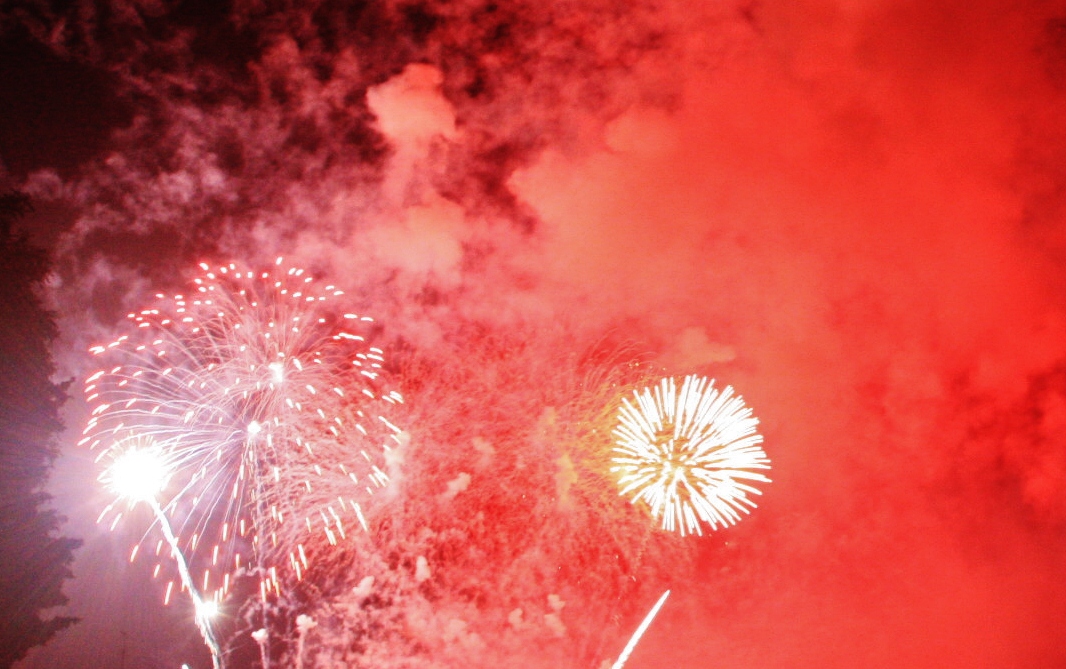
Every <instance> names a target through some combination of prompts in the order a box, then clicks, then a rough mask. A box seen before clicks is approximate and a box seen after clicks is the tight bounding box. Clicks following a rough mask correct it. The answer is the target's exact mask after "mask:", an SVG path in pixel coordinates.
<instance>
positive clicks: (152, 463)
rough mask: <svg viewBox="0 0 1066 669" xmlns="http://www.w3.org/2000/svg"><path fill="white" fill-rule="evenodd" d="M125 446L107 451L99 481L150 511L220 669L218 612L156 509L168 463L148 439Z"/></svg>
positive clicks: (213, 658) (201, 632)
mask: <svg viewBox="0 0 1066 669" xmlns="http://www.w3.org/2000/svg"><path fill="white" fill-rule="evenodd" d="M127 442H128V443H125V444H123V445H121V446H116V447H114V448H111V449H109V450H108V455H109V456H110V457H111V458H112V461H111V464H110V465H109V466H108V467H107V469H106V470H104V473H103V474H102V475H101V477H100V480H101V482H103V483H104V485H106V486H107V487H108V488H109V489H111V491H112V492H114V493H115V494H117V495H118V496H119V497H120V498H123V499H126V500H128V501H129V502H131V503H134V504H136V503H140V502H143V503H146V504H148V506H150V507H151V509H152V513H154V514H155V518H156V522H157V523H159V526H160V529H161V530H162V531H163V536H164V538H165V539H166V541H167V544H168V545H169V546H170V551H171V556H172V557H173V558H174V561H175V563H176V564H177V565H178V573H179V575H180V577H181V582H182V585H183V586H184V588H185V589H186V590H188V592H189V597H190V598H191V599H192V603H193V610H194V612H195V619H196V626H197V627H198V628H199V630H200V634H201V636H203V638H204V643H205V644H206V645H207V648H208V650H210V651H211V663H212V665H213V666H214V669H220V668H221V666H222V649H221V647H220V646H219V643H218V639H217V637H216V636H215V631H214V628H213V627H212V625H211V618H212V617H213V616H214V614H215V613H217V611H218V609H217V606H215V605H214V602H205V601H204V599H203V597H202V596H201V595H200V591H199V589H198V588H197V587H196V583H195V582H194V581H193V578H192V574H191V573H190V571H189V565H188V562H187V561H186V560H185V555H184V553H182V552H181V548H180V546H179V544H178V538H177V536H175V534H174V530H173V528H171V526H170V520H169V519H168V518H167V517H166V514H164V513H163V508H162V507H161V506H159V500H158V499H156V495H158V494H159V493H160V492H162V490H163V489H164V488H165V487H166V484H167V480H168V479H169V478H170V471H169V469H168V467H167V463H166V461H165V460H164V458H163V454H162V453H161V452H160V450H159V449H158V448H156V447H155V444H154V443H152V441H151V440H150V439H142V438H138V437H135V436H134V437H131V438H130V439H128V440H127Z"/></svg>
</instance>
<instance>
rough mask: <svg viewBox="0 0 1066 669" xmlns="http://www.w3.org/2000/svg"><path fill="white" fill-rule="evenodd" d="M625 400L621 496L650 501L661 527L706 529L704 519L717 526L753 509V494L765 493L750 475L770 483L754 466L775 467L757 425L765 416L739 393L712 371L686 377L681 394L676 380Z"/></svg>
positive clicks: (618, 433)
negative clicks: (717, 381)
mask: <svg viewBox="0 0 1066 669" xmlns="http://www.w3.org/2000/svg"><path fill="white" fill-rule="evenodd" d="M633 399H634V400H635V403H633V402H630V401H629V400H628V399H625V400H623V404H622V408H621V409H620V411H619V418H618V425H617V427H616V428H615V430H614V435H615V437H616V438H617V441H616V444H617V445H616V446H615V448H614V452H615V456H614V458H613V462H614V466H612V467H611V471H612V472H616V473H618V474H619V480H618V482H619V486H620V487H621V494H623V495H627V494H630V493H632V499H631V501H633V502H637V501H638V500H640V501H644V502H646V503H647V504H648V506H649V507H650V508H651V512H652V515H653V517H655V518H659V517H660V516H661V517H662V527H663V529H666V530H668V531H673V530H674V529H675V528H677V529H679V530H680V532H681V534H682V535H684V534H686V533H692V532H695V533H696V534H702V531H701V529H700V521H703V522H705V523H707V524H709V525H710V526H711V529H717V528H718V526H719V525H721V526H723V527H724V526H726V525H732V524H734V523H736V522H737V521H738V520H740V518H741V516H740V513H738V512H743V513H749V507H750V508H754V507H755V506H756V505H755V502H753V501H752V500H751V499H750V498H749V497H748V494H749V493H751V494H756V495H758V494H761V493H760V492H759V491H758V490H757V489H755V488H754V487H752V486H751V485H749V484H748V483H745V481H759V482H762V483H769V482H770V479H768V478H766V477H765V476H763V475H762V474H759V473H757V472H754V471H751V470H757V469H769V468H770V460H769V459H768V458H767V457H766V453H765V452H764V451H763V449H762V447H761V446H760V444H761V443H762V436H761V435H759V434H758V433H756V431H755V428H756V426H757V425H758V423H759V421H758V419H757V418H755V417H754V416H752V411H751V409H750V408H749V407H747V406H746V405H745V404H744V400H743V399H742V398H741V397H739V396H738V397H734V396H733V388H732V387H730V386H726V388H725V389H724V390H722V391H720V392H719V391H718V390H717V389H716V388H715V387H714V382H713V381H708V380H707V379H706V378H705V377H699V376H687V377H685V379H684V381H683V382H682V384H681V391H680V393H679V392H677V386H676V383H675V381H674V379H672V378H667V379H663V380H662V381H661V382H660V384H659V385H658V386H655V387H654V388H645V389H644V390H643V391H638V392H634V398H633Z"/></svg>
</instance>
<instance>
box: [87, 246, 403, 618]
mask: <svg viewBox="0 0 1066 669" xmlns="http://www.w3.org/2000/svg"><path fill="white" fill-rule="evenodd" d="M201 267H202V268H203V270H204V273H203V274H202V275H201V276H199V277H198V278H196V279H195V280H194V284H195V289H194V291H193V292H192V294H191V295H188V296H185V295H174V296H172V297H166V296H164V295H157V296H156V297H157V299H158V303H157V305H156V306H154V307H151V308H147V309H144V310H142V311H140V312H137V313H131V314H130V315H129V318H130V320H131V321H132V323H133V324H134V326H135V329H134V331H133V332H132V333H130V334H128V335H123V336H121V337H119V338H118V339H117V340H115V341H114V342H112V343H110V344H108V345H106V346H97V347H94V348H93V349H92V352H93V353H94V354H97V355H100V356H102V357H104V358H105V359H108V360H114V363H113V364H111V366H108V367H105V368H104V369H102V370H101V371H98V372H96V373H95V374H93V375H91V376H90V377H89V378H88V379H87V381H86V386H85V393H86V396H87V400H88V402H89V404H90V405H91V406H92V407H93V409H92V413H91V418H90V420H89V423H88V426H87V427H86V429H85V437H84V439H83V440H82V442H81V443H82V444H86V445H88V446H89V447H90V448H93V449H98V450H99V451H100V454H99V456H98V457H97V460H98V461H99V460H107V461H109V462H116V461H117V460H116V454H117V453H119V452H122V451H125V450H127V445H128V441H129V440H131V439H133V440H142V439H151V441H152V443H153V444H154V448H155V449H156V450H157V451H158V453H159V454H160V457H161V458H162V461H163V463H164V466H165V467H166V470H167V472H168V473H169V483H168V485H167V487H166V490H165V491H160V493H159V495H158V504H159V507H160V509H161V511H162V512H163V513H165V515H166V517H168V518H169V519H170V524H171V525H172V526H173V527H174V529H175V533H176V534H177V536H178V544H179V545H180V549H181V551H182V552H183V553H184V554H185V555H186V556H188V557H189V562H190V567H191V568H192V569H193V570H194V571H195V572H196V573H195V578H196V584H197V587H199V589H200V591H201V592H203V593H204V597H205V599H207V600H208V601H211V602H215V603H216V604H218V603H221V602H222V601H223V599H224V598H225V596H226V594H227V593H228V592H229V591H230V590H231V588H232V587H233V585H234V582H235V581H236V580H237V579H238V578H239V577H240V576H242V575H244V574H251V573H254V574H256V575H257V576H258V582H259V592H260V595H261V597H262V598H263V599H264V600H265V599H266V598H267V597H268V596H270V595H271V594H273V595H279V594H280V592H281V591H280V585H281V579H282V578H284V577H285V575H286V574H291V575H294V576H295V577H296V579H300V578H301V577H302V574H303V572H304V571H305V570H306V569H307V567H308V561H309V559H310V558H311V557H313V556H314V554H315V550H317V547H318V546H320V545H324V544H326V543H328V544H334V545H335V544H336V543H338V542H339V541H340V540H342V539H344V538H346V537H347V536H348V535H349V534H350V532H351V531H352V528H353V527H355V526H357V525H361V526H362V527H363V528H364V529H365V528H366V520H365V515H364V509H363V505H364V504H365V502H366V501H367V499H368V496H369V495H371V494H372V493H373V492H374V491H375V490H376V489H378V488H381V487H382V486H384V485H385V484H386V483H387V481H388V477H387V475H386V474H385V472H384V471H383V470H382V469H381V464H382V461H383V459H384V457H385V455H386V454H387V453H388V451H389V449H390V448H391V445H395V444H396V443H398V441H399V432H400V431H399V429H398V428H397V427H396V426H395V425H393V424H392V423H391V422H389V420H388V419H387V418H385V417H384V415H382V413H381V412H382V411H383V410H384V409H385V408H386V407H387V406H388V405H389V404H396V403H399V402H402V398H401V396H400V395H399V394H398V393H396V392H395V391H390V390H385V389H382V388H381V387H380V386H381V385H382V383H381V368H382V363H383V358H382V352H381V350H380V349H377V348H373V347H369V346H367V344H366V342H365V340H364V337H363V336H361V335H359V334H356V333H355V332H353V330H354V328H357V327H360V326H364V327H365V325H366V323H368V322H369V321H370V320H371V319H369V318H367V317H360V316H357V315H355V314H351V313H346V314H339V313H338V312H337V308H338V307H337V306H336V302H337V298H339V297H340V296H341V295H342V294H343V293H342V291H340V290H337V289H336V288H335V287H334V286H325V287H324V288H319V287H318V286H317V285H316V282H315V281H314V280H313V279H312V278H311V277H310V276H307V275H306V273H305V272H304V271H303V270H301V269H297V268H288V269H285V268H283V267H282V266H281V259H280V258H279V259H278V261H277V263H276V264H275V267H274V268H273V269H272V270H271V271H265V272H260V273H253V272H252V271H249V270H244V269H243V268H240V267H239V266H237V265H235V264H230V265H228V266H223V267H219V268H217V269H215V270H212V269H211V268H210V267H208V266H207V265H201ZM390 444H391V445H390ZM157 515H162V514H157ZM121 516H122V513H121V511H120V510H119V509H118V507H117V504H112V505H110V506H108V507H107V508H106V509H105V510H104V512H103V513H102V514H101V515H100V519H101V520H103V519H105V518H108V517H111V527H114V526H115V525H116V524H117V523H118V522H119V520H120V518H121ZM143 543H145V542H142V544H143ZM140 547H141V545H140V544H139V545H138V546H137V547H136V548H135V549H134V551H133V555H132V556H131V560H132V559H134V558H135V557H136V555H137V553H138V549H139V548H140ZM175 550H176V549H175ZM162 551H163V540H159V542H158V543H157V544H156V545H155V546H154V552H155V555H156V557H157V558H158V557H159V556H160V555H161V554H162ZM160 567H161V565H160V564H159V563H157V564H156V567H155V574H159V572H160ZM172 588H173V582H171V583H170V584H168V586H167V594H166V597H165V599H166V601H169V599H170V596H171V591H172Z"/></svg>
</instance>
